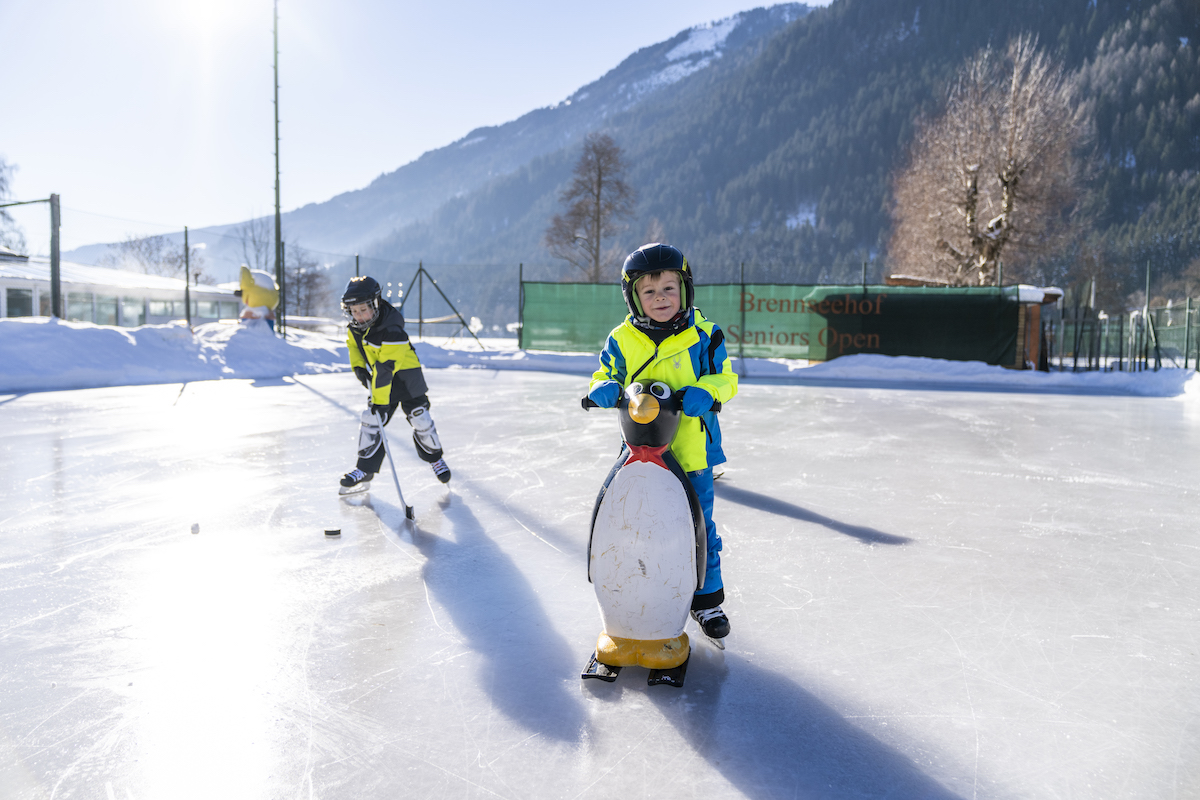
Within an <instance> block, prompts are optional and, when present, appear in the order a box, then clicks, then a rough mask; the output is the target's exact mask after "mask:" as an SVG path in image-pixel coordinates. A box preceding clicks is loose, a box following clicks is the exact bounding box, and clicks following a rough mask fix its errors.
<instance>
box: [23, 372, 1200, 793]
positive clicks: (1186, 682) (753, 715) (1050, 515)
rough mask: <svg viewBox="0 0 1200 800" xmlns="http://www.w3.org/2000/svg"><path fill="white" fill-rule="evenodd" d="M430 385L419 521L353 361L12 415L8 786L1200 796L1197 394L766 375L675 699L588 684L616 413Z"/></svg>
mask: <svg viewBox="0 0 1200 800" xmlns="http://www.w3.org/2000/svg"><path fill="white" fill-rule="evenodd" d="M428 374H429V382H430V384H431V396H432V398H433V403H434V405H433V412H434V415H435V417H436V419H437V421H438V426H439V429H440V430H441V433H442V436H443V440H444V442H445V445H446V452H447V460H448V461H449V462H450V465H451V467H452V468H453V470H454V480H453V482H452V483H451V489H450V490H449V491H448V490H447V489H446V488H445V487H443V486H442V485H441V484H439V483H437V482H436V481H435V480H434V477H433V474H432V472H431V471H430V470H429V468H428V467H427V466H426V465H425V464H423V463H421V462H419V461H417V459H416V457H415V456H414V455H413V453H412V449H411V446H410V445H408V444H407V443H406V440H407V426H405V425H404V423H403V420H400V421H399V424H395V425H393V426H391V427H390V428H389V431H390V432H391V436H392V439H393V440H394V441H396V443H397V444H398V445H399V444H403V447H397V456H396V465H397V468H398V469H399V472H400V479H401V481H402V482H403V485H404V488H405V493H406V496H407V500H408V501H409V502H410V503H411V504H412V505H413V506H415V508H416V515H417V520H416V525H415V527H410V526H409V525H408V524H406V523H405V522H404V521H403V512H402V510H401V509H400V508H399V505H398V502H397V498H396V494H395V489H394V487H393V486H392V484H391V477H390V474H389V473H387V472H384V473H382V474H381V475H380V476H379V477H378V478H377V479H376V481H375V482H374V489H373V491H372V493H371V494H370V495H369V496H366V497H363V496H360V497H358V498H356V499H339V497H338V496H337V493H336V481H337V478H338V477H339V476H340V474H341V473H342V472H345V471H346V470H348V469H350V468H351V467H352V465H353V450H354V444H355V441H356V437H357V427H358V413H359V411H360V409H361V407H362V405H363V400H364V398H363V391H362V389H361V387H360V386H359V385H358V383H357V381H355V379H354V378H353V377H352V376H350V375H347V374H334V375H324V376H301V377H298V378H295V379H292V378H287V379H282V380H265V381H256V382H251V381H219V382H201V383H189V384H183V385H181V384H172V385H160V386H140V387H129V388H111V389H90V390H81V391H72V392H52V393H37V394H25V395H15V396H14V395H7V396H0V431H2V434H3V438H2V440H0V441H2V442H3V450H4V456H3V459H2V461H0V503H2V505H0V599H2V601H0V667H2V674H0V797H2V798H4V799H5V800H8V799H9V798H22V799H24V798H120V799H121V800H126V799H127V798H136V799H137V800H143V799H147V798H150V799H153V798H206V800H212V799H213V798H310V797H311V798H329V799H331V800H332V799H335V798H336V799H342V798H344V799H346V800H349V799H350V798H400V797H411V798H441V797H445V798H491V797H502V798H532V797H537V798H618V797H619V798H693V797H694V798H703V799H704V800H712V799H714V798H727V797H748V798H873V797H894V798H1074V799H1079V798H1105V799H1107V798H1196V797H1200V689H1198V687H1200V656H1198V646H1200V535H1198V533H1197V531H1198V529H1200V519H1198V509H1200V502H1198V501H1200V491H1198V490H1197V478H1198V476H1200V456H1198V454H1200V404H1197V403H1195V402H1185V401H1184V400H1182V399H1145V398H1129V397H1102V396H1101V397H1097V396H1070V395H1039V394H1013V393H985V392H967V391H961V392H956V391H911V390H883V389H864V388H836V387H835V388H821V387H811V386H808V387H803V386H773V385H764V384H747V385H743V387H742V392H741V394H740V396H739V397H738V398H737V399H736V400H734V401H733V402H732V403H730V404H729V405H728V406H727V407H726V409H725V411H724V413H723V416H722V424H723V427H724V430H725V436H726V441H727V448H726V449H727V452H728V454H729V457H730V463H729V464H728V465H727V468H726V473H725V475H724V477H722V478H721V479H720V480H719V481H718V482H717V501H716V519H717V524H718V526H719V527H720V529H721V533H722V535H723V537H724V540H725V550H724V554H723V555H724V574H725V581H726V585H727V592H728V600H727V602H726V604H725V608H726V610H727V611H728V612H729V615H730V619H731V623H732V626H733V633H732V634H731V636H730V637H729V639H728V644H729V648H728V650H726V651H725V652H724V653H720V652H718V651H716V650H714V649H713V648H712V647H711V646H709V645H708V644H707V643H705V642H703V641H702V640H700V638H699V637H698V636H694V637H693V655H692V660H691V664H690V667H689V670H688V673H687V683H686V686H685V687H684V688H682V689H674V688H670V687H666V686H656V687H648V686H647V685H646V681H645V678H646V672H645V670H641V669H637V668H629V669H626V670H625V671H624V672H623V673H622V674H621V676H620V678H619V680H618V681H617V682H616V683H614V684H606V683H601V682H599V681H587V682H582V681H580V679H579V671H580V669H581V668H582V667H583V665H584V663H585V661H586V659H587V656H588V655H589V654H590V653H591V650H592V648H593V645H594V643H595V640H596V636H597V634H598V633H599V631H600V619H599V614H598V613H597V609H596V606H595V598H594V595H593V592H592V588H591V586H590V585H589V584H588V583H587V579H586V563H585V558H586V555H585V554H586V546H587V540H586V537H587V526H588V521H589V519H590V514H591V510H592V504H593V501H594V499H595V496H596V492H597V490H598V488H599V486H600V483H601V481H602V480H603V478H604V476H605V474H606V472H607V470H608V468H609V466H610V465H611V463H612V461H613V459H614V457H615V455H616V450H617V447H618V442H619V438H618V437H619V434H618V431H617V423H616V418H615V414H614V413H613V412H598V411H593V412H591V413H584V412H583V411H581V410H579V404H578V398H579V396H580V395H581V394H582V393H583V390H584V385H585V381H584V379H582V378H578V377H570V376H563V375H553V374H541V373H532V372H530V373H521V372H492V371H478V370H430V371H429V373H428ZM193 526H198V528H195V530H198V532H197V533H193V530H194V528H193ZM326 528H340V529H341V531H342V535H341V536H340V537H339V538H326V536H325V535H324V530H325V529H326ZM694 631H695V628H694V626H689V632H694Z"/></svg>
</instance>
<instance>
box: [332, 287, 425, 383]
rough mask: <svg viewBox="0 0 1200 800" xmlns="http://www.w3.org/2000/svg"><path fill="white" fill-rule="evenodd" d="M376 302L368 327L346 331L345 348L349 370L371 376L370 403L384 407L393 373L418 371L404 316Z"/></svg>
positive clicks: (418, 364) (381, 302)
mask: <svg viewBox="0 0 1200 800" xmlns="http://www.w3.org/2000/svg"><path fill="white" fill-rule="evenodd" d="M378 302H379V316H378V318H376V320H375V322H374V323H372V324H371V327H369V328H367V330H365V331H360V330H355V329H354V328H353V327H350V328H348V329H347V330H346V348H347V349H348V350H349V351H350V367H351V368H352V369H353V368H362V369H366V370H367V371H368V372H370V373H371V380H370V383H371V385H370V387H369V388H370V390H371V402H372V403H375V404H377V405H381V406H386V405H388V403H389V402H390V401H391V396H392V379H393V378H394V377H395V376H396V373H398V372H401V371H403V370H407V369H420V368H421V362H420V361H419V360H418V359H417V352H416V351H415V350H413V346H412V344H411V343H410V342H409V341H408V333H407V332H406V331H405V330H404V317H403V316H401V314H400V312H399V311H398V310H397V309H396V308H395V307H394V306H393V305H392V304H391V303H389V302H388V301H387V300H384V299H383V298H380V299H379V301H378ZM421 385H422V386H423V385H424V381H423V380H422V381H421ZM418 393H419V392H418Z"/></svg>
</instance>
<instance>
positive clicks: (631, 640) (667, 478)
mask: <svg viewBox="0 0 1200 800" xmlns="http://www.w3.org/2000/svg"><path fill="white" fill-rule="evenodd" d="M593 406H594V404H593V403H592V402H591V401H590V400H587V399H585V400H584V408H589V407H593ZM617 412H618V414H619V416H620V422H621V433H622V435H623V437H624V447H623V448H622V450H621V456H620V458H618V459H617V463H616V464H615V465H614V466H613V468H612V470H611V471H610V472H609V475H608V478H607V480H606V481H605V482H604V485H603V487H601V489H600V494H599V496H598V497H597V498H596V506H595V509H594V510H593V512H592V526H591V535H590V537H589V540H588V580H589V581H590V582H591V583H592V585H593V588H594V589H595V592H596V600H597V604H598V605H599V609H600V617H601V619H602V621H603V623H604V629H603V631H602V632H601V633H600V636H599V637H598V639H597V642H596V650H595V652H594V653H593V654H592V657H591V658H590V659H589V661H588V664H587V666H586V667H585V668H584V670H583V672H582V673H581V677H583V678H596V679H599V680H604V681H614V680H616V678H617V675H618V674H619V673H620V671H621V668H623V667H629V666H642V667H647V668H649V669H650V677H649V681H648V682H649V683H650V684H651V685H653V684H658V683H665V684H667V685H670V686H682V685H683V681H684V676H685V675H686V673H687V665H688V658H689V656H690V653H691V645H690V643H689V641H688V636H687V634H686V633H684V631H683V629H684V626H685V625H686V624H687V620H688V614H689V612H690V609H691V603H692V596H693V594H694V593H695V592H696V590H697V589H699V588H702V586H703V582H704V568H705V564H706V561H707V552H706V548H707V535H706V530H705V526H704V514H703V511H702V509H701V507H700V501H699V499H698V498H697V497H696V493H695V491H694V490H693V489H692V485H691V482H690V481H689V480H688V478H687V475H686V474H685V473H684V471H683V469H682V467H680V466H679V462H678V461H676V460H675V457H674V456H673V455H672V454H671V452H670V444H671V439H672V438H673V437H674V435H675V431H676V430H677V429H678V427H679V416H680V414H681V404H680V401H679V398H678V397H677V396H676V395H675V394H674V393H673V392H672V390H671V388H670V387H669V386H667V385H666V384H665V383H660V382H654V383H651V384H648V385H647V384H642V383H633V384H631V385H630V386H629V387H628V388H627V389H626V390H625V393H624V394H623V395H622V397H621V398H620V399H619V401H618V403H617Z"/></svg>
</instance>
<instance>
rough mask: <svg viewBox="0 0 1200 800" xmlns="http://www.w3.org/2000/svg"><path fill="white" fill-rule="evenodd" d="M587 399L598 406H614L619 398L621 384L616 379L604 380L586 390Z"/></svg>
mask: <svg viewBox="0 0 1200 800" xmlns="http://www.w3.org/2000/svg"><path fill="white" fill-rule="evenodd" d="M588 399H589V400H591V401H592V402H593V403H595V404H596V405H597V406H598V407H599V408H616V407H617V401H618V400H620V399H621V384H619V383H617V382H616V381H604V382H603V383H599V384H597V385H596V388H595V389H592V390H591V391H590V392H588Z"/></svg>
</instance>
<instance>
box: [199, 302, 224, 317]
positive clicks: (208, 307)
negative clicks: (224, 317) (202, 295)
mask: <svg viewBox="0 0 1200 800" xmlns="http://www.w3.org/2000/svg"><path fill="white" fill-rule="evenodd" d="M219 305H220V303H217V302H216V301H215V300H200V301H198V302H197V303H196V306H197V308H198V309H199V312H200V313H198V314H197V315H196V316H198V317H200V318H202V319H216V318H217V317H219V316H220V313H219V312H218V311H217V308H218V306H219Z"/></svg>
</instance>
